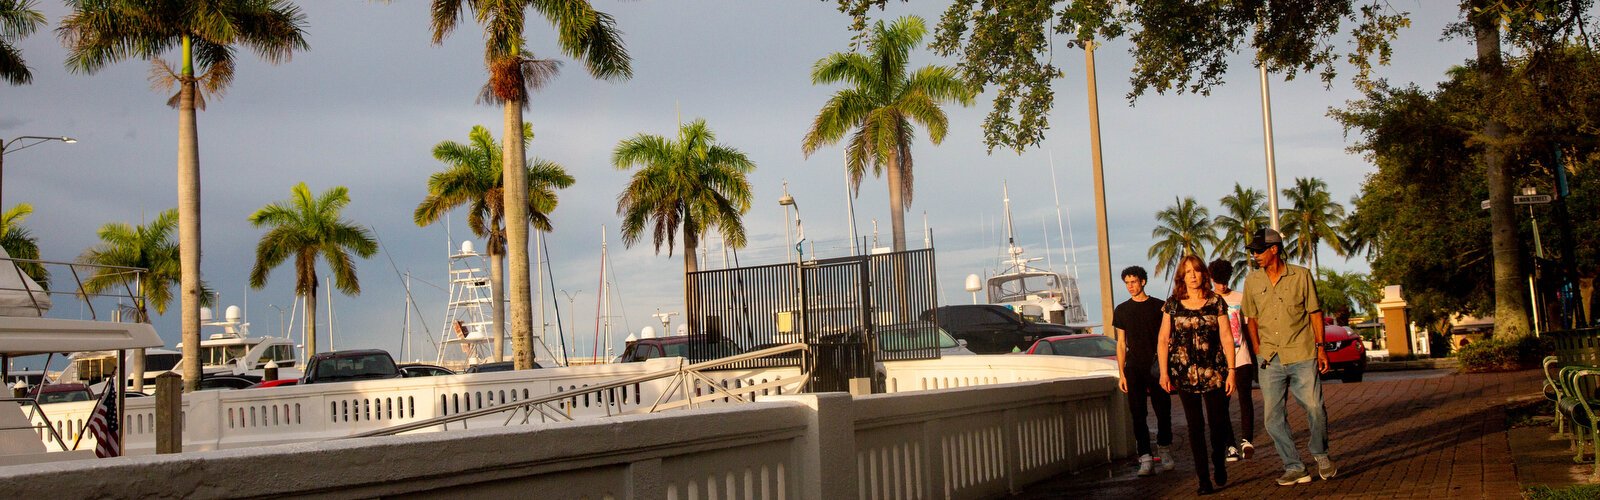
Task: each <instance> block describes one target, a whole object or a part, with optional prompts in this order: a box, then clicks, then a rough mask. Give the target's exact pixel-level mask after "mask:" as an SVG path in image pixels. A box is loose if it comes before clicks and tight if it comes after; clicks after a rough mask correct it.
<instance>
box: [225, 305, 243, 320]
mask: <svg viewBox="0 0 1600 500" xmlns="http://www.w3.org/2000/svg"><path fill="white" fill-rule="evenodd" d="M222 317H223V318H224V319H227V320H228V321H238V320H239V306H228V308H227V309H225V310H223V312H222Z"/></svg>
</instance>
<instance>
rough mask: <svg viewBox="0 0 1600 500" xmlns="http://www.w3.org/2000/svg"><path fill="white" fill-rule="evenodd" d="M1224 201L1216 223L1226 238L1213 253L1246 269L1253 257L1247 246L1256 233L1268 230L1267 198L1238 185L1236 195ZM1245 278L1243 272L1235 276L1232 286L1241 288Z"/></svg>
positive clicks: (1213, 221)
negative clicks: (1246, 248) (1240, 285)
mask: <svg viewBox="0 0 1600 500" xmlns="http://www.w3.org/2000/svg"><path fill="white" fill-rule="evenodd" d="M1221 201H1222V212H1223V213H1221V214H1217V217H1216V218H1215V219H1212V223H1213V224H1215V225H1216V227H1218V228H1221V229H1222V239H1221V240H1220V241H1218V242H1217V247H1216V248H1215V249H1213V250H1212V252H1211V253H1212V257H1213V258H1218V259H1224V260H1227V261H1228V262H1230V263H1232V264H1233V268H1234V269H1244V268H1245V266H1247V265H1249V263H1250V262H1249V260H1250V254H1248V253H1245V251H1244V246H1245V244H1246V243H1249V242H1250V236H1251V235H1254V234H1256V230H1258V229H1261V228H1264V227H1267V223H1268V222H1267V195H1266V193H1262V192H1261V191H1260V190H1257V189H1255V188H1250V189H1245V188H1244V186H1240V185H1239V183H1237V182H1235V183H1233V193H1230V194H1228V195H1227V196H1223V197H1222V200H1221ZM1244 275H1245V273H1243V272H1237V273H1233V280H1232V281H1233V282H1232V283H1228V286H1229V287H1230V288H1231V287H1234V286H1236V285H1238V284H1239V282H1240V281H1243V280H1244Z"/></svg>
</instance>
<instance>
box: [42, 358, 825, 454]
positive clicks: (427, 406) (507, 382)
mask: <svg viewBox="0 0 1600 500" xmlns="http://www.w3.org/2000/svg"><path fill="white" fill-rule="evenodd" d="M680 363H685V361H684V360H683V358H660V359H652V360H649V361H646V362H642V363H623V364H610V365H590V366H579V367H570V368H548V369H540V370H534V371H512V372H495V373H477V374H463V375H451V376H444V377H421V378H402V379H386V380H368V381H360V382H343V383H334V384H317V385H310V386H288V387H274V388H270V389H251V390H233V391H200V392H195V393H190V394H185V395H184V396H183V413H184V436H183V443H184V444H183V449H184V451H205V450H219V449H233V448H241V447H248V446H261V445H271V444H284V443H296V442H305V441H319V440H325V439H333V438H339V437H344V436H349V435H352V434H356V433H360V432H366V431H371V430H376V429H382V428H385V427H390V426H393V425H397V424H403V423H408V422H415V421H419V420H426V419H429V418H434V417H439V416H446V415H451V414H455V413H460V412H464V411H469V410H475V409H478V408H483V407H489V406H498V405H501V404H505V403H511V402H516V401H522V400H526V399H529V398H533V397H539V396H545V395H549V394H557V393H560V392H568V391H572V390H575V389H581V388H583V387H588V386H590V385H597V384H602V383H606V382H610V381H613V380H617V379H621V378H626V377H631V376H636V375H642V374H646V373H651V372H656V371H661V370H669V369H673V368H676V367H678V366H679V364H680ZM799 373H800V372H799V369H798V368H766V369H747V370H726V371H716V372H706V373H705V375H707V376H709V377H711V378H713V379H717V380H719V381H720V382H721V384H720V385H722V386H723V387H728V388H732V389H735V390H734V391H733V392H735V393H738V391H737V390H736V389H737V388H739V387H746V386H753V385H757V384H761V383H765V382H770V381H773V380H778V379H781V378H784V377H793V376H797V375H799ZM672 384H673V379H672V378H670V377H669V378H662V379H656V380H653V381H650V382H645V383H642V384H636V385H632V386H628V387H624V388H621V389H617V390H612V391H609V392H605V393H594V394H586V395H580V396H575V397H574V398H572V399H571V400H568V401H567V402H565V403H563V404H562V405H561V407H562V409H564V410H565V411H566V412H567V414H569V415H571V416H574V417H579V418H582V417H598V416H605V415H607V414H608V413H607V412H608V410H609V411H610V413H612V414H615V413H618V412H619V411H634V410H638V409H641V408H648V407H650V406H651V405H652V404H655V403H656V401H657V399H658V398H659V397H661V396H662V395H663V393H664V392H666V391H669V390H670V391H671V394H667V395H666V396H667V397H666V398H665V399H664V400H665V401H671V400H673V399H681V398H680V397H679V396H681V394H682V393H681V391H682V388H681V387H677V388H674V387H673V386H672ZM690 391H698V392H702V393H710V391H711V389H709V388H706V387H699V386H698V384H697V383H696V384H691V386H690ZM762 392H764V393H765V394H777V393H779V392H780V391H776V390H765V391H762ZM743 395H744V396H747V397H753V396H759V395H764V394H750V393H744V394H743ZM94 404H95V403H94V402H93V401H80V402H75V403H57V404H50V405H44V409H45V411H46V413H45V415H46V416H48V417H49V420H50V422H51V424H52V425H54V426H55V427H56V428H57V430H58V431H59V432H61V433H62V436H63V438H64V439H65V440H66V442H67V446H68V447H69V448H70V447H71V446H72V445H73V443H74V442H75V441H78V440H79V436H78V434H79V433H80V432H81V430H82V428H83V423H84V422H85V421H87V420H88V418H89V413H90V412H91V411H92V410H93V408H94ZM505 419H506V415H491V416H487V417H480V418H478V419H474V420H470V421H468V426H469V427H478V426H499V425H501V424H502V423H503V422H504V421H505ZM35 420H36V421H37V420H38V419H35ZM542 420H543V417H542V416H541V415H539V414H537V413H535V414H534V415H533V421H534V422H539V421H542ZM124 426H125V428H126V430H125V435H126V439H125V442H124V446H123V448H124V449H125V450H126V453H127V454H128V455H143V454H151V453H154V452H155V398H152V397H146V398H129V399H127V409H126V413H125V419H124ZM459 428H460V426H459V425H458V426H454V427H452V429H459ZM37 434H39V437H40V439H41V440H42V441H44V442H45V446H46V447H47V448H48V449H50V450H51V451H59V450H60V447H59V446H57V445H56V444H55V442H54V441H53V440H49V439H46V436H45V435H44V434H45V433H44V431H37ZM77 449H80V450H82V449H91V450H92V449H94V438H93V437H92V436H88V435H85V436H82V439H81V442H78V445H77Z"/></svg>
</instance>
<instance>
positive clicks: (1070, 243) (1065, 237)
mask: <svg viewBox="0 0 1600 500" xmlns="http://www.w3.org/2000/svg"><path fill="white" fill-rule="evenodd" d="M1047 154H1048V157H1049V159H1050V190H1051V191H1053V192H1055V195H1056V235H1057V236H1061V237H1062V238H1059V239H1058V240H1057V241H1059V242H1060V243H1061V244H1062V245H1063V246H1066V247H1067V248H1071V249H1072V252H1071V253H1072V280H1073V282H1077V280H1078V242H1077V240H1076V238H1074V237H1073V236H1072V209H1071V208H1068V209H1067V215H1066V216H1062V215H1061V210H1062V209H1061V188H1060V187H1059V186H1058V185H1057V184H1056V154H1055V152H1047ZM1063 220H1064V221H1065V222H1066V229H1065V230H1063V229H1062V228H1061V226H1062V221H1063ZM1045 246H1046V247H1048V246H1050V242H1049V241H1048V240H1047V241H1045ZM1067 248H1062V249H1061V259H1062V264H1061V265H1062V266H1066V258H1067Z"/></svg>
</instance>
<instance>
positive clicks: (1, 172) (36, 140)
mask: <svg viewBox="0 0 1600 500" xmlns="http://www.w3.org/2000/svg"><path fill="white" fill-rule="evenodd" d="M23 139H28V140H32V141H33V142H30V143H27V144H23V145H21V146H17V147H16V148H15V149H12V147H11V145H12V144H16V143H17V141H20V140H23ZM50 141H61V142H65V143H67V144H77V143H78V140H77V139H73V138H71V137H66V136H61V137H45V136H42V135H24V136H18V137H13V138H12V139H11V140H9V141H0V186H4V184H3V181H4V180H5V173H6V153H10V152H12V151H21V150H24V149H28V148H31V147H34V146H38V145H40V144H43V143H46V142H50ZM4 192H5V190H4V189H0V193H4ZM4 206H5V205H3V204H0V207H4Z"/></svg>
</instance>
